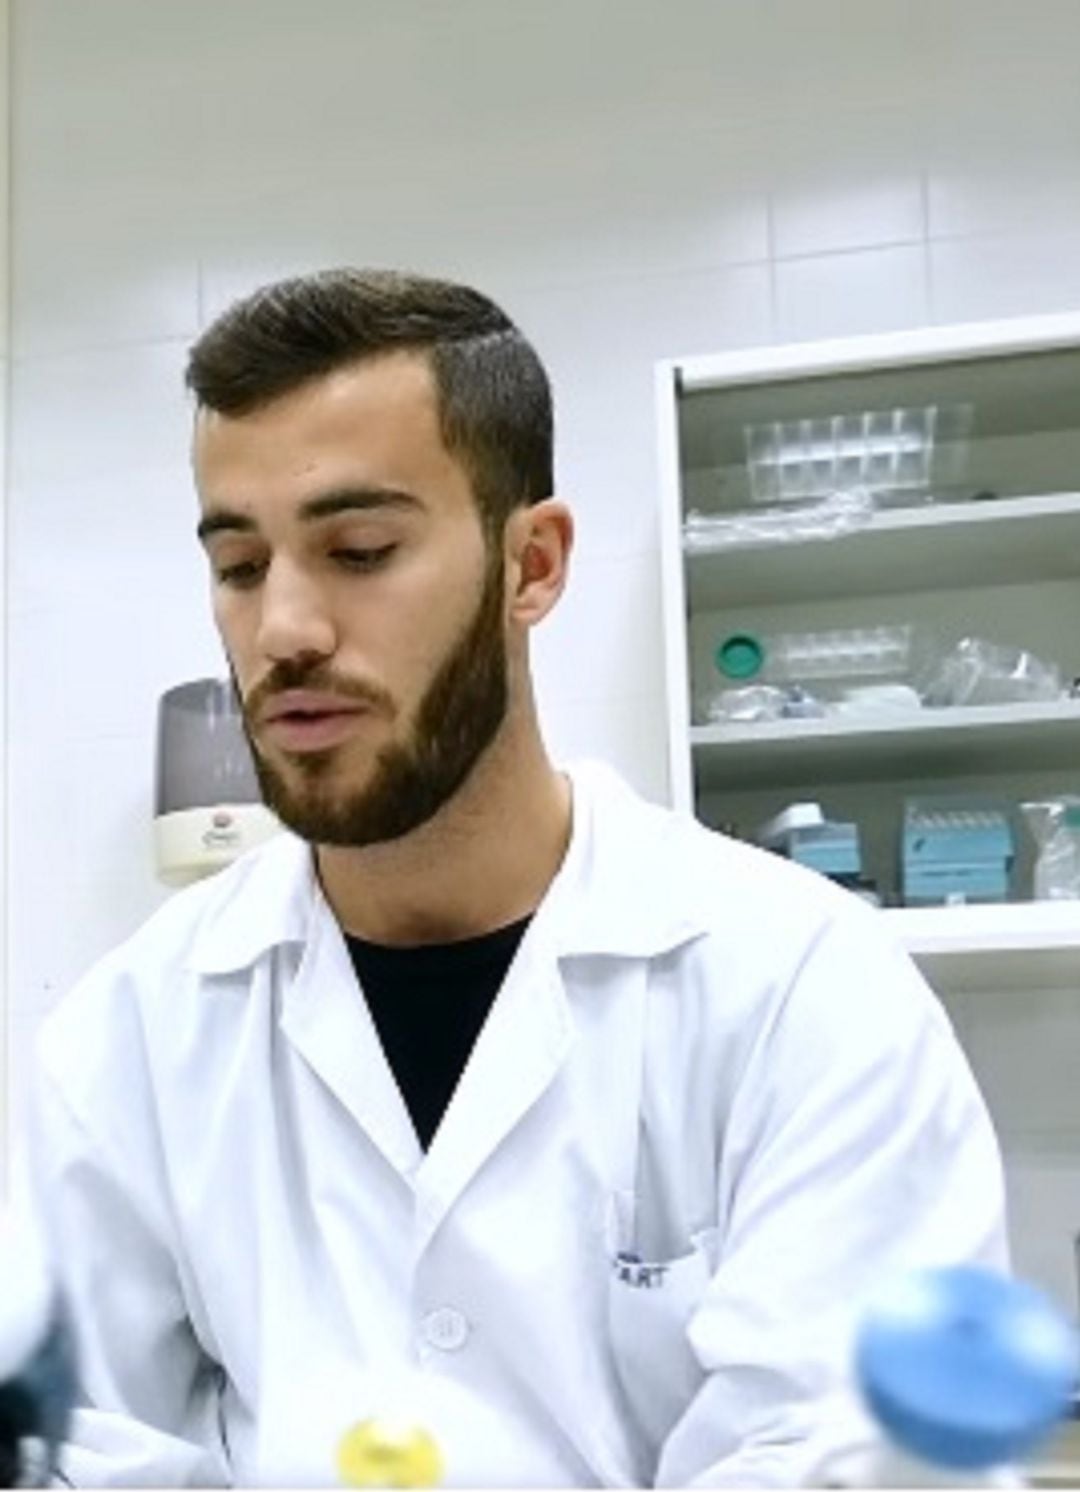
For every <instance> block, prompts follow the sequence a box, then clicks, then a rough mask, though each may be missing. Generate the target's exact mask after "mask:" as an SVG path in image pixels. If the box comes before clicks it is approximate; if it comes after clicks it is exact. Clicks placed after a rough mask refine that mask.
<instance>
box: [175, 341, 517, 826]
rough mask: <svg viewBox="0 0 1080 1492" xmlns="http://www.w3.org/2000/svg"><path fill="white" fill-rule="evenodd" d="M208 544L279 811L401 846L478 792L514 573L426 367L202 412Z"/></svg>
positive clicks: (222, 618)
mask: <svg viewBox="0 0 1080 1492" xmlns="http://www.w3.org/2000/svg"><path fill="white" fill-rule="evenodd" d="M194 462H195V476H196V482H197V485H198V488H199V495H200V504H201V508H202V520H201V522H200V525H199V530H200V535H201V537H202V541H203V544H204V545H205V548H206V552H207V555H208V558H209V560H210V566H211V571H212V587H213V597H214V615H215V618H216V621H217V624H218V627H219V630H220V632H221V635H222V639H223V641H224V643H225V647H226V650H227V652H228V655H229V661H230V664H231V668H232V672H233V677H234V680H235V682H236V686H237V691H238V693H239V695H240V699H241V701H242V704H243V708H244V719H245V723H246V727H247V731H248V736H249V739H250V741H251V745H252V750H253V755H254V758H255V765H256V770H257V772H258V775H259V780H260V783H261V785H262V790H263V794H264V797H265V798H266V801H267V803H268V805H269V806H270V807H271V808H272V809H273V810H274V812H275V813H276V814H277V815H278V817H279V818H280V819H281V820H282V822H283V823H285V824H286V825H287V826H288V827H289V828H291V829H292V830H294V831H295V832H296V833H297V834H299V835H301V836H302V837H303V838H304V839H307V840H309V841H311V842H312V843H316V844H335V845H357V846H359V845H366V844H374V843H380V842H382V841H385V840H390V839H397V838H399V837H400V836H402V835H403V834H407V833H409V832H410V831H411V830H412V829H415V828H417V827H418V826H419V825H420V824H422V823H425V822H426V821H427V820H428V819H430V818H431V817H432V816H433V815H434V814H435V813H436V812H437V811H438V809H439V808H440V807H441V806H442V805H443V804H444V803H445V802H446V801H447V800H448V799H449V798H451V797H452V796H453V794H454V793H455V792H456V791H457V789H458V788H459V787H460V786H461V785H462V783H463V782H464V781H465V780H466V779H467V777H468V776H469V774H470V772H471V771H472V769H473V767H474V766H475V765H476V762H477V760H478V759H479V757H480V756H481V754H482V753H483V751H484V750H485V748H486V747H487V746H488V745H489V744H490V742H491V741H492V739H493V738H494V736H495V735H496V733H497V732H498V730H499V727H500V725H501V724H502V721H503V719H504V717H505V714H506V709H507V703H508V682H507V656H506V633H505V616H504V572H503V565H502V562H501V555H499V554H496V555H492V556H489V554H488V549H487V546H486V544H485V541H484V535H483V530H482V527H481V523H480V518H479V514H478V511H477V508H476V503H475V499H474V497H473V495H472V491H471V488H470V483H469V479H468V477H467V475H466V473H465V471H464V470H463V469H462V467H461V466H460V465H459V463H458V462H457V461H456V460H455V459H454V458H453V457H451V456H450V454H449V453H448V452H447V450H446V448H445V447H444V445H443V442H442V437H441V434H440V431H439V424H438V411H437V404H436V394H435V388H434V383H433V380H432V377H431V373H430V371H429V369H428V366H427V363H426V361H425V360H424V359H423V358H422V357H419V356H417V355H414V354H405V353H395V354H392V355H387V356H384V357H380V358H377V359H372V360H370V361H368V362H363V363H358V364H356V365H354V366H352V367H349V368H345V369H341V370H338V371H337V372H334V373H331V374H329V375H328V376H327V377H325V378H322V379H319V380H317V381H315V382H312V383H310V384H308V385H306V386H304V387H302V388H301V389H299V390H297V391H295V392H294V393H291V394H288V395H285V396H284V397H282V398H281V399H278V400H276V401H275V402H274V403H273V404H271V405H269V406H267V407H266V408H264V409H260V410H257V411H255V412H254V413H251V414H248V415H244V416H240V417H227V416H223V415H219V414H216V413H213V412H211V411H202V412H200V414H199V417H198V420H197V423H196V430H195V447H194Z"/></svg>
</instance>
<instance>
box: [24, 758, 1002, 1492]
mask: <svg viewBox="0 0 1080 1492" xmlns="http://www.w3.org/2000/svg"><path fill="white" fill-rule="evenodd" d="M571 778H572V782H573V789H574V829H573V836H572V842H571V846H570V849H569V851H568V854H567V857H566V860H565V863H564V865H563V867H562V869H561V870H560V872H559V874H558V876H557V877H556V879H555V881H554V882H553V884H552V886H551V888H550V890H549V892H548V894H547V896H546V897H545V899H544V902H543V904H542V905H541V907H540V908H539V910H538V912H537V914H536V916H535V918H534V919H533V922H532V924H531V925H530V928H529V930H528V932H527V934H526V936H525V938H524V940H523V942H522V944H521V946H520V950H519V952H518V955H517V957H516V958H515V960H514V963H513V965H512V967H511V969H510V971H509V974H508V975H507V978H506V982H505V984H504V986H503V988H502V990H501V991H500V993H499V996H498V999H497V1000H496V1002H495V1005H494V1007H493V1008H492V1011H491V1014H490V1017H489V1019H488V1021H487V1023H486V1025H485V1026H484V1028H483V1030H482V1031H481V1033H480V1037H479V1039H478V1041H477V1045H476V1047H475V1049H474V1051H473V1054H472V1056H471V1058H470V1061H469V1064H468V1066H467V1068H466V1071H465V1073H464V1076H463V1078H462V1080H461V1083H460V1085H459V1087H458V1089H457V1091H456V1093H455V1095H454V1098H453V1101H452V1103H451V1105H450V1108H449V1110H448V1111H447V1114H446V1117H445V1119H444V1121H443V1123H442V1125H441V1127H440V1129H439V1131H438V1133H437V1134H436V1136H435V1139H434V1141H433V1143H432V1145H431V1147H430V1150H429V1151H428V1153H427V1154H426V1155H425V1154H424V1153H423V1152H422V1151H421V1149H420V1147H419V1145H418V1143H417V1140H416V1136H415V1133H414V1131H413V1128H412V1125H411V1123H410V1120H409V1117H408V1113H407V1110H406V1108H405V1106H404V1104H403V1102H402V1099H401V1096H400V1094H399V1093H398V1090H397V1088H396V1085H395V1083H394V1080H393V1077H392V1075H391V1073H390V1070H389V1068H388V1066H387V1064H386V1061H385V1059H384V1057H383V1054H382V1051H381V1048H380V1045H379V1042H378V1039H377V1036H376V1033H375V1030H374V1027H373V1025H372V1022H371V1019H370V1017H369V1015H368V1012H367V1008H366V1006H365V1003H364V1001H363V999H362V997H361V995H360V992H359V990H358V988H357V983H356V979H355V976H354V973H353V970H352V967H351V964H350V961H349V957H348V953H347V950H346V947H345V943H344V941H343V939H342V937H341V934H340V931H339V928H338V926H337V924H336V922H335V920H334V918H333V916H332V914H331V912H330V911H329V909H328V907H327V905H326V903H325V901H324V900H323V898H322V896H321V894H320V891H319V889H318V885H317V882H316V880H315V877H314V875H313V872H312V863H311V855H310V851H309V850H308V848H307V847H306V846H305V845H303V844H301V843H300V842H299V841H297V840H295V839H294V838H292V837H291V836H283V837H281V838H280V839H278V840H277V841H275V842H273V843H271V844H270V845H268V846H266V847H265V848H263V849H261V850H259V851H257V852H255V853H254V854H252V855H250V856H248V857H246V858H245V859H244V860H243V861H241V862H240V863H238V864H237V865H236V866H234V867H232V868H231V869H229V870H228V871H226V872H224V873H222V874H221V875H220V876H218V877H217V878H215V879H214V880H212V881H209V882H206V883H203V884H202V885H200V886H198V887H195V888H193V889H192V890H190V891H187V892H184V893H182V894H180V895H178V896H177V897H175V898H174V899H173V900H172V901H171V902H170V903H169V904H168V905H167V906H165V907H164V908H163V909H162V910H161V911H160V912H159V913H158V914H157V915H156V916H155V917H153V918H152V919H151V921H150V922H149V923H148V924H147V925H146V926H145V927H143V928H142V930H141V931H140V932H138V933H137V934H136V936H135V937H133V938H132V939H131V940H130V941H129V942H128V943H127V944H125V945H124V946H123V947H122V948H120V949H119V950H118V951H116V952H115V953H113V954H112V955H111V956H109V957H108V958H106V959H105V960H104V961H103V962H102V963H100V964H99V965H98V966H97V967H96V968H95V969H94V970H93V971H92V972H91V973H90V974H89V975H88V976H87V977H86V978H85V979H84V980H83V981H82V982H81V984H80V985H79V986H78V987H77V988H76V989H75V991H74V992H73V993H72V994H71V996H70V997H69V998H68V999H67V1001H66V1002H64V1003H63V1005H62V1006H61V1007H60V1008H59V1010H58V1011H57V1012H56V1013H55V1014H54V1015H53V1016H52V1017H50V1019H49V1021H48V1022H47V1024H46V1028H45V1030H44V1032H43V1038H42V1042H41V1047H40V1052H41V1063H40V1081H39V1085H38V1088H39V1091H38V1100H37V1106H36V1107H37V1117H36V1126H35V1130H36V1132H35V1136H34V1145H33V1151H32V1155H33V1167H34V1177H35V1181H36V1184H37V1190H38V1195H39V1197H40V1203H39V1205H40V1207H41V1209H42V1213H43V1215H44V1218H45V1221H46V1226H47V1227H48V1229H49V1232H50V1235H51V1239H52V1243H53V1247H54V1249H55V1252H56V1257H57V1259H58V1261H59V1267H60V1269H61V1272H62V1275H63V1279H64V1282H65V1284H66V1286H67V1289H68V1291H69V1293H70V1297H71V1300H72V1303H73V1306H74V1309H75V1312H76V1315H77V1318H78V1325H79V1332H80V1339H81V1348H82V1365H83V1374H84V1380H85V1388H86V1392H87V1395H88V1398H89V1402H90V1404H91V1405H92V1406H93V1407H92V1408H91V1409H88V1410H86V1411H84V1412H82V1413H81V1414H80V1416H79V1420H78V1423H77V1426H76V1431H75V1434H74V1436H73V1441H72V1445H71V1446H70V1448H69V1451H68V1456H67V1462H66V1470H67V1473H68V1475H69V1476H71V1477H72V1479H73V1480H75V1481H76V1482H78V1483H82V1484H86V1483H98V1484H108V1485H112V1486H119V1485H141V1486H149V1485H162V1484H166V1483H184V1482H187V1483H191V1484H213V1483H219V1484H220V1483H224V1482H229V1481H232V1482H235V1483H237V1484H239V1485H248V1486H250V1485H254V1484H260V1483H261V1484H278V1485H286V1484H287V1485H292V1486H299V1485H308V1486H315V1485H325V1484H332V1483H333V1482H334V1481H335V1465H334V1453H335V1448H336V1445H337V1441H338V1439H339V1437H340V1435H341V1434H342V1432H343V1431H344V1430H345V1429H346V1428H347V1427H348V1426H349V1425H350V1424H352V1423H354V1422H355V1421H357V1420H359V1419H362V1418H364V1417H366V1416H367V1415H369V1414H374V1413H386V1412H396V1413H397V1414H399V1415H401V1414H405V1415H408V1416H410V1417H412V1418H415V1419H417V1420H419V1421H421V1422H423V1423H425V1424H426V1425H428V1426H429V1427H430V1428H431V1429H432V1430H433V1431H434V1433H435V1435H436V1436H437V1438H438V1439H439V1441H440V1442H441V1445H442V1448H443V1452H444V1456H445V1460H446V1467H447V1481H448V1482H450V1483H452V1484H457V1485H471V1486H476V1487H481V1486H492V1485H494V1486H502V1487H510V1486H534V1487H535V1486H544V1487H553V1486H559V1485H568V1486H586V1485H604V1486H626V1485H648V1484H652V1483H657V1484H659V1485H669V1486H670V1485H688V1484H690V1483H692V1482H698V1483H700V1484H701V1485H717V1486H719V1485H731V1484H735V1485H740V1486H749V1485H755V1484H756V1485H791V1484H797V1483H799V1482H802V1481H806V1480H808V1479H811V1478H813V1477H815V1476H819V1475H820V1474H821V1470H820V1469H821V1467H822V1465H823V1458H824V1457H826V1456H827V1455H828V1454H829V1453H830V1452H831V1451H833V1450H835V1449H837V1448H839V1447H841V1446H844V1445H849V1444H852V1443H855V1442H856V1441H857V1440H858V1439H859V1438H860V1437H861V1436H862V1435H863V1434H864V1433H865V1430H864V1422H863V1420H862V1418H861V1416H860V1413H859V1411H858V1409H857V1407H856V1404H855V1401H854V1397H853V1395H852V1394H851V1392H850V1389H849V1386H848V1361H849V1349H850V1341H851V1331H852V1323H853V1320H854V1319H855V1317H856V1316H857V1313H858V1310H859V1308H860V1305H861V1303H862V1302H863V1301H864V1300H865V1298H866V1296H867V1294H868V1293H869V1292H871V1291H872V1290H873V1289H874V1288H875V1287H877V1286H879V1285H880V1283H881V1281H882V1280H883V1279H884V1278H885V1277H886V1276H888V1275H889V1274H891V1273H892V1272H893V1271H898V1270H902V1269H906V1268H908V1267H910V1266H913V1265H916V1264H923V1263H927V1262H937V1261H952V1260H977V1261H983V1262H986V1263H990V1264H1000V1265H1004V1263H1005V1242H1004V1225H1003V1207H1002V1188H1001V1176H1000V1165H999V1158H998V1153H997V1147H996V1144H995V1140H994V1136H993V1134H992V1131H991V1128H990V1124H989V1122H988V1120H987V1116H986V1113H985V1111H984V1108H983V1105H982V1103H981V1100H980V1098H979V1096H978V1093H977V1091H976V1089H975V1086H974V1083H973V1081H972V1079H971V1076H970V1074H969V1071H968V1069H967V1066H966V1064H965V1062H964V1059H963V1057H962V1055H961V1053H960V1051H959V1048H958V1047H957V1045H956V1043H955V1041H954V1038H953V1036H952V1034H951V1031H950V1028H949V1025H948V1023H947V1021H946V1019H945V1017H944V1015H943V1013H942V1011H941V1009H940V1007H939V1006H938V1004H937V1003H936V1001H935V999H934V998H933V996H932V995H931V994H930V993H929V992H928V990H927V989H926V987H925V986H924V984H923V983H922V981H921V980H920V978H919V977H918V975H917V974H916V972H915V971H914V969H913V967H912V966H911V964H910V963H909V962H908V960H907V959H906V957H905V956H904V955H902V954H901V953H900V952H898V951H896V950H895V949H894V948H893V947H892V946H891V945H890V943H889V942H888V940H887V939H886V937H885V934H884V933H883V931H882V926H881V922H880V919H879V918H878V916H877V915H876V914H875V913H874V912H873V911H871V910H870V909H868V908H866V907H864V906H862V905H861V904H860V903H859V902H858V901H857V900H856V899H855V898H853V897H850V896H848V895H847V894H845V893H843V892H841V891H839V890H837V889H836V888H834V887H833V886H831V885H830V884H829V883H828V882H826V881H825V880H823V879H821V878H819V877H817V876H814V875H812V874H810V873H808V872H804V871H802V870H800V869H798V868H795V867H793V866H790V865H787V864H785V863H783V862H781V861H779V860H777V859H775V858H773V857H770V856H768V855H766V854H764V853H762V852H759V851H756V850H753V849H750V848H748V847H746V846H743V845H740V844H738V843H735V842H733V841H730V840H727V839H724V838H722V837H720V836H718V835H715V834H711V833H709V832H707V831H706V830H704V829H702V828H701V827H700V826H698V825H696V824H694V823H692V822H690V821H688V820H685V819H683V818H681V817H678V816H676V815H674V814H671V813H669V812H667V811H665V810H662V809H659V808H656V807H653V806H651V805H647V804H645V803H643V802H642V801H641V800H639V799H638V798H636V797H635V796H634V795H633V794H631V793H630V791H629V790H628V789H627V788H625V787H624V786H623V785H622V784H621V783H620V782H619V781H618V779H617V778H615V777H614V776H613V775H612V774H611V773H610V772H608V771H607V770H606V769H604V768H599V767H595V766H594V767H581V768H576V769H574V770H573V771H572V772H571ZM620 1252H630V1253H634V1254H636V1255H638V1256H640V1258H641V1260H642V1261H643V1263H644V1265H645V1266H651V1265H662V1266H663V1268H662V1269H650V1268H647V1267H646V1268H642V1267H638V1266H635V1265H633V1264H627V1263H626V1262H625V1261H623V1262H622V1263H620V1262H619V1261H617V1260H616V1255H617V1254H619V1253H620Z"/></svg>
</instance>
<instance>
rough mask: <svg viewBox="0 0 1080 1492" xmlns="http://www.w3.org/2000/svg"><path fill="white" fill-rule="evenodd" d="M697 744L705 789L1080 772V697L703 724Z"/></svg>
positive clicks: (695, 730)
mask: <svg viewBox="0 0 1080 1492" xmlns="http://www.w3.org/2000/svg"><path fill="white" fill-rule="evenodd" d="M690 745H691V750H692V753H693V759H694V766H695V770H696V773H697V777H698V781H699V783H700V785H701V786H702V787H703V788H705V789H706V790H715V789H746V788H755V787H771V786H780V785H784V784H789V783H790V784H805V783H830V782H860V781H868V780H873V779H876V778H882V777H885V778H910V777H913V776H924V777H934V776H952V775H955V774H957V773H959V772H962V773H963V774H964V775H966V776H974V775H977V774H980V773H995V772H1014V771H1021V770H1023V771H1031V770H1034V769H1050V770H1053V769H1058V768H1063V769H1073V770H1076V771H1077V773H1078V775H1080V700H1073V699H1068V700H1059V701H1055V702H1053V703H1049V704H1025V705H976V706H965V707H956V708H951V709H939V710H929V709H928V710H918V711H913V712H912V713H911V714H896V715H890V716H888V717H884V716H883V717H881V718H879V719H870V718H869V717H868V718H867V719H866V720H865V721H860V722H858V723H856V722H855V721H853V720H851V719H826V720H774V721H773V720H771V721H763V722H761V723H760V724H753V725H699V726H694V727H692V728H691V731H690Z"/></svg>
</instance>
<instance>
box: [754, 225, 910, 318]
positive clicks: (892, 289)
mask: <svg viewBox="0 0 1080 1492" xmlns="http://www.w3.org/2000/svg"><path fill="white" fill-rule="evenodd" d="M775 273H776V329H777V332H778V335H779V339H780V340H781V341H784V342H809V341H813V340H815V339H816V338H819V337H831V336H858V335H859V334H860V333H863V332H891V331H901V330H903V329H904V328H907V327H916V326H920V325H922V324H923V323H924V322H925V321H926V320H927V316H928V311H929V296H928V293H927V265H926V249H925V246H924V245H922V244H919V245H918V246H902V247H897V248H891V249H867V250H865V251H864V252H862V253H845V254H822V255H816V256H815V257H813V258H810V259H783V260H780V261H779V262H778V263H777V265H776V271H775Z"/></svg>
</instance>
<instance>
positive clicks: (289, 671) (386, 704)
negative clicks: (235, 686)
mask: <svg viewBox="0 0 1080 1492" xmlns="http://www.w3.org/2000/svg"><path fill="white" fill-rule="evenodd" d="M289 689H311V690H318V692H319V693H320V694H337V695H340V696H341V698H342V699H349V700H354V701H355V702H356V703H357V704H359V705H363V706H365V707H366V708H367V709H371V710H377V711H381V712H383V713H384V714H388V715H393V714H395V713H396V711H395V708H394V701H393V698H392V696H391V695H390V693H389V691H388V690H386V689H383V688H381V687H380V686H379V685H378V684H372V683H368V682H367V681H365V680H363V679H350V678H347V677H346V676H345V675H344V674H340V673H335V672H334V670H333V669H330V668H327V667H326V666H325V665H323V664H318V663H314V664H308V663H297V662H293V661H291V660H283V661H282V662H280V663H275V664H274V666H273V668H272V669H271V670H270V672H269V673H268V674H267V675H266V677H265V678H264V679H260V680H259V682H258V683H257V684H255V685H254V686H253V687H252V688H251V689H250V690H249V692H248V695H247V697H246V698H245V699H244V700H243V711H244V715H245V717H246V718H247V720H248V721H249V722H251V721H254V720H258V718H259V716H260V715H261V714H262V711H263V710H264V709H265V708H266V706H267V705H268V704H269V703H270V701H271V700H272V699H273V698H274V697H275V696H276V695H278V694H284V693H285V692H286V691H287V690H289Z"/></svg>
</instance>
